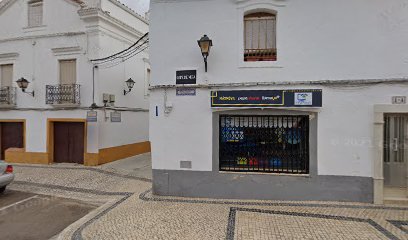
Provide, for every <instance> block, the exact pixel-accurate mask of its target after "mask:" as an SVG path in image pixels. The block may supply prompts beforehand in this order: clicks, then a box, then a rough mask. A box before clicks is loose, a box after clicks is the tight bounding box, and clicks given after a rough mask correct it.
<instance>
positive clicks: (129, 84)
mask: <svg viewBox="0 0 408 240" xmlns="http://www.w3.org/2000/svg"><path fill="white" fill-rule="evenodd" d="M125 83H126V86H127V87H128V89H129V90H128V91H126V90H123V95H126V94H128V93H130V91H132V88H133V86H134V85H135V81H133V79H131V78H129V79H128V80H127V81H126V82H125Z"/></svg>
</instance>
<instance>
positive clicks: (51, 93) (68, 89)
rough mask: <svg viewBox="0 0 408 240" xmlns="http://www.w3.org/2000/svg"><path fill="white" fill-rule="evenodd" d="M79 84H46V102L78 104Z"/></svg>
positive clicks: (79, 100)
mask: <svg viewBox="0 0 408 240" xmlns="http://www.w3.org/2000/svg"><path fill="white" fill-rule="evenodd" d="M80 96H81V95H80V85H79V84H58V85H47V86H46V98H45V99H46V100H45V101H46V104H50V105H80V103H81V97H80Z"/></svg>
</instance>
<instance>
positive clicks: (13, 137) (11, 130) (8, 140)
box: [0, 122, 24, 160]
mask: <svg viewBox="0 0 408 240" xmlns="http://www.w3.org/2000/svg"><path fill="white" fill-rule="evenodd" d="M9 148H24V123H23V122H0V160H5V152H6V150H7V149H9Z"/></svg>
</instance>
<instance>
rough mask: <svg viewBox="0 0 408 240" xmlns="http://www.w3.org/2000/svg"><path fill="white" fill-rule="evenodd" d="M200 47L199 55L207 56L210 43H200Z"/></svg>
mask: <svg viewBox="0 0 408 240" xmlns="http://www.w3.org/2000/svg"><path fill="white" fill-rule="evenodd" d="M200 47H201V53H203V54H208V53H209V52H210V42H209V41H201V43H200Z"/></svg>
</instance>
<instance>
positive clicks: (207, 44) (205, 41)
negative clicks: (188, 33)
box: [197, 35, 213, 72]
mask: <svg viewBox="0 0 408 240" xmlns="http://www.w3.org/2000/svg"><path fill="white" fill-rule="evenodd" d="M197 42H198V46H200V49H201V54H202V55H203V58H204V63H205V72H207V58H208V55H210V49H211V47H212V45H213V44H212V40H211V39H210V38H209V37H208V36H207V35H204V36H203V37H202V38H201V39H200V40H198V41H197Z"/></svg>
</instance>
